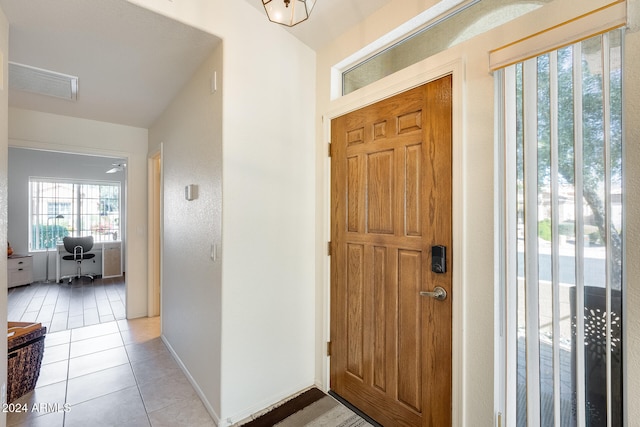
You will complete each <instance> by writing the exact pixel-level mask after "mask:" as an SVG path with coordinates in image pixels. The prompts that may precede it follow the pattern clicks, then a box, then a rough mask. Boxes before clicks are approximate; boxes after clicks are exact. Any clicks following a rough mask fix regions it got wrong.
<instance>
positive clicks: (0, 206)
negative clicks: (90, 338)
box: [0, 9, 9, 426]
mask: <svg viewBox="0 0 640 427" xmlns="http://www.w3.org/2000/svg"><path fill="white" fill-rule="evenodd" d="M8 49H9V23H8V22H7V18H6V17H5V15H4V13H3V12H2V10H1V9H0V67H1V68H0V70H2V76H1V77H0V242H3V243H2V244H3V245H4V241H5V240H7V199H8V197H7V157H8V156H7V153H8V149H7V147H8V130H7V129H8V123H7V110H8V106H9V94H8V92H9V91H8V90H7V87H8V86H7V84H8V81H7V73H8V63H7V59H8V58H9V51H8ZM6 288H7V259H6V258H5V257H0V289H6ZM6 318H7V296H6V294H5V293H4V292H0V319H6ZM0 354H7V341H6V340H2V342H0ZM0 378H1V380H0V402H5V401H6V398H7V364H6V363H0ZM6 419H7V414H6V413H4V412H3V413H2V414H0V426H3V425H5V424H6Z"/></svg>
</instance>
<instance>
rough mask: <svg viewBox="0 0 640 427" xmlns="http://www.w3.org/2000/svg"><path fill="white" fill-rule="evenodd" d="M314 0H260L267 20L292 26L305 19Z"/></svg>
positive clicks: (314, 2) (309, 13) (313, 4)
mask: <svg viewBox="0 0 640 427" xmlns="http://www.w3.org/2000/svg"><path fill="white" fill-rule="evenodd" d="M315 4H316V0H262V5H263V6H264V10H265V11H266V12H267V16H268V17H269V21H271V22H275V23H277V24H282V25H286V26H287V27H293V26H294V25H297V24H299V23H301V22H302V21H306V20H307V19H308V18H309V15H311V9H313V6H315Z"/></svg>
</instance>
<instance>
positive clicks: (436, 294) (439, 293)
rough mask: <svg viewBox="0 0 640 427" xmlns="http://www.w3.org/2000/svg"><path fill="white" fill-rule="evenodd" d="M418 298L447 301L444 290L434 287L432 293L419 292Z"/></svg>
mask: <svg viewBox="0 0 640 427" xmlns="http://www.w3.org/2000/svg"><path fill="white" fill-rule="evenodd" d="M420 296H421V297H430V298H435V299H437V300H438V301H444V300H446V299H447V291H445V290H444V288H442V287H440V286H436V287H435V288H434V290H433V292H427V291H420Z"/></svg>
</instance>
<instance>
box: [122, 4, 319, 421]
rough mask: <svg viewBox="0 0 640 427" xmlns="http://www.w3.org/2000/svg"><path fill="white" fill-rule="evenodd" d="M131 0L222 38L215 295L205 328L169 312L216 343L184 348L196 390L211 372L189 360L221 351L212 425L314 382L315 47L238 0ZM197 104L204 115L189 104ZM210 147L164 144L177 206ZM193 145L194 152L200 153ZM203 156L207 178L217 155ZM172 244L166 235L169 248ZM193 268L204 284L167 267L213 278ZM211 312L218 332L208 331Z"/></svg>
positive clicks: (212, 211)
mask: <svg viewBox="0 0 640 427" xmlns="http://www.w3.org/2000/svg"><path fill="white" fill-rule="evenodd" d="M132 2H133V3H136V4H139V5H141V6H143V7H147V8H149V9H152V10H157V11H159V12H161V13H164V14H166V15H167V16H169V17H172V18H174V19H177V20H179V21H181V22H184V23H187V24H190V25H193V26H195V27H197V28H200V29H203V30H205V31H209V32H210V33H212V34H216V35H218V36H219V37H220V38H222V39H223V44H224V49H223V50H224V52H223V58H222V61H223V64H222V72H221V73H220V72H219V73H218V75H219V76H220V79H221V82H220V84H221V85H222V90H223V92H224V96H223V106H222V111H223V112H222V245H221V248H220V252H219V253H220V256H221V259H220V261H219V262H220V267H221V275H222V276H221V277H222V282H221V283H222V289H221V290H220V291H218V292H220V293H221V294H220V298H221V299H220V300H215V298H216V297H217V296H218V293H216V292H214V291H210V290H209V289H208V288H207V290H206V295H209V296H210V297H211V298H213V299H212V300H211V301H206V298H202V299H203V300H204V301H198V302H197V305H198V306H199V307H202V306H206V307H208V309H209V311H208V312H207V317H206V318H205V319H203V320H204V322H205V324H206V325H209V326H213V327H214V330H213V331H210V330H206V331H200V330H196V329H194V328H198V325H197V324H192V323H191V322H190V320H192V318H193V317H192V315H191V314H190V313H186V312H182V313H181V314H179V315H176V316H173V317H172V319H173V321H172V322H171V323H172V325H171V328H175V331H178V330H182V331H183V333H187V334H196V333H197V334H199V337H198V338H199V339H201V340H205V341H206V346H205V348H207V349H213V347H217V348H216V350H213V352H202V353H198V354H194V355H193V356H190V357H185V358H184V361H185V362H187V363H185V365H188V368H189V369H190V370H191V371H192V373H193V377H194V380H195V381H196V382H197V383H198V384H200V386H201V388H202V389H203V390H204V389H205V388H207V387H209V384H211V383H215V382H216V381H217V379H216V378H215V376H216V374H215V373H213V374H212V373H208V374H207V375H210V376H213V377H214V378H205V377H204V376H203V375H199V374H197V372H200V370H204V369H205V366H207V367H208V366H209V365H208V363H209V362H210V360H209V359H210V358H213V359H212V361H213V363H214V364H215V363H217V361H216V358H217V357H218V356H217V355H216V354H215V351H219V352H220V356H219V357H220V379H219V382H220V383H219V384H213V386H214V388H215V387H218V386H219V387H218V388H219V390H218V391H217V392H216V391H215V390H213V391H211V392H210V393H209V394H207V398H208V399H209V404H210V408H213V409H214V411H215V414H214V415H215V417H216V418H218V419H219V421H220V425H228V424H230V423H232V422H235V421H238V420H240V419H242V418H244V417H246V416H248V415H250V414H252V413H254V412H256V411H259V410H261V409H263V408H265V407H267V406H269V405H271V404H273V403H276V402H278V401H279V400H281V399H283V398H285V397H288V396H290V395H291V394H293V393H296V392H298V391H300V390H302V389H303V388H305V387H308V386H310V385H312V384H313V382H314V354H315V351H316V348H315V343H314V333H313V331H314V311H315V302H314V292H315V284H314V277H315V272H314V246H313V233H314V149H315V148H314V120H313V118H314V114H315V108H314V105H315V104H314V99H315V79H314V76H315V54H314V52H313V51H311V50H310V49H309V48H308V47H306V46H304V45H303V44H301V43H300V42H299V41H297V40H296V39H294V38H293V37H292V36H291V35H289V34H288V33H287V32H286V31H284V30H283V29H282V28H281V27H279V26H277V25H274V24H272V23H270V22H269V21H268V20H267V19H266V17H265V16H264V14H262V13H260V12H259V11H258V10H256V9H255V8H254V7H252V6H251V5H249V4H248V3H247V2H245V1H226V0H197V1H190V2H157V1H153V0H136V1H132ZM187 111H192V110H191V109H188V110H187ZM193 114H194V115H195V116H194V117H200V116H199V115H197V114H196V112H195V110H194V111H193ZM196 126H201V127H203V128H204V127H205V124H204V123H202V122H200V123H199V125H196ZM154 135H156V134H155V129H154V131H153V132H152V137H153V139H154V141H153V144H157V143H158V140H157V138H156V137H155V136H154ZM165 143H166V141H165ZM209 148H210V147H202V149H203V153H204V156H203V157H202V159H197V162H196V163H193V162H192V161H191V160H190V159H191V157H189V155H188V154H184V155H182V156H181V155H179V154H178V153H177V152H175V151H172V152H170V153H167V156H169V154H171V156H172V160H170V159H169V157H167V162H171V161H174V160H175V162H176V163H175V164H174V166H172V167H175V168H176V169H175V170H174V171H173V172H170V171H165V172H166V173H167V174H169V173H171V174H172V176H174V177H175V178H176V182H175V183H169V184H168V185H167V187H166V188H165V190H166V192H167V193H165V204H168V205H173V204H176V206H175V209H176V212H178V211H181V210H182V209H183V207H178V204H179V203H183V202H184V197H183V195H182V193H180V194H178V193H177V191H178V190H179V189H182V188H183V187H184V185H186V184H188V183H189V182H187V181H186V179H187V177H188V176H189V174H190V173H191V172H193V171H196V170H197V171H199V170H200V168H201V167H202V166H201V163H200V162H205V163H206V162H207V159H208V157H207V156H208V155H209V154H208V153H209V151H208V150H209ZM168 150H173V148H172V149H168ZM198 150H199V148H198V149H196V151H195V152H194V153H192V155H194V156H197V155H198V153H199V151H198ZM209 167H210V171H209V173H210V178H209V179H211V176H215V173H216V172H215V163H213V164H211V165H210V166H209ZM197 178H198V179H197V181H200V182H205V179H206V178H205V177H200V176H199V175H197ZM200 182H194V183H195V184H199V183H200ZM174 185H175V187H174ZM174 189H175V190H174ZM174 191H175V193H174ZM169 192H171V193H169ZM207 201H208V203H209V204H208V205H206V206H203V205H204V203H199V204H197V205H196V204H193V205H192V206H196V208H194V210H195V211H194V215H195V216H194V218H195V220H199V219H200V218H207V221H210V220H211V218H210V216H214V217H215V215H216V212H217V209H219V208H220V206H218V205H216V204H215V201H214V200H209V199H207ZM192 203H193V202H192ZM180 206H182V205H180ZM172 208H173V207H172ZM184 208H185V209H186V207H184ZM170 226H172V227H173V225H170ZM165 227H167V224H166V222H165ZM212 238H215V236H211V235H206V236H201V237H199V238H198V239H197V240H196V241H197V242H198V243H197V245H198V247H201V246H200V242H202V247H204V246H205V243H209V244H210V243H213V242H212V241H211V239H212ZM173 244H174V243H173V242H170V241H168V238H167V236H165V250H166V249H167V248H168V247H169V246H171V245H173ZM204 255H208V251H207V253H206V254H204ZM198 256H200V255H198ZM163 259H164V263H165V268H169V269H173V268H176V267H175V266H169V264H170V263H172V262H173V261H172V260H170V259H169V258H168V257H167V256H166V255H165V256H164V257H163ZM181 259H182V258H181ZM204 262H205V263H210V261H207V260H205V261H204ZM189 265H191V264H189ZM186 274H188V273H186ZM189 277H192V276H191V275H189ZM194 279H197V280H198V281H199V282H202V284H198V285H194V284H192V283H189V282H188V281H187V282H185V281H184V280H181V279H179V278H178V277H176V276H173V277H172V278H171V280H176V281H178V280H180V283H181V284H182V286H185V287H186V286H203V287H207V286H215V285H216V282H215V279H212V278H211V276H209V272H207V271H204V272H200V273H199V274H198V277H197V278H195V277H194ZM167 280H169V279H168V278H167V277H164V278H163V285H164V286H165V287H166V286H172V285H168V284H167ZM211 292H213V293H211ZM166 297H167V295H165V294H163V304H164V308H165V310H167V309H170V308H169V304H171V302H166V301H165V299H166ZM195 297H197V296H195V294H192V295H191V296H189V298H191V299H193V298H195ZM186 302H187V301H186V300H184V301H183V302H181V304H182V303H186ZM191 302H194V303H196V302H195V301H191ZM218 307H220V310H221V313H220V314H219V313H218V312H217V311H216V310H217V308H218ZM218 316H220V318H219V320H217V318H218ZM218 321H219V322H221V326H220V327H221V335H220V338H219V342H216V339H217V337H216V334H217V332H216V331H215V328H216V327H217V326H215V324H216V322H218ZM174 322H175V323H174ZM165 325H166V322H165ZM167 326H168V325H167ZM169 334H171V335H172V336H171V337H170V336H169ZM169 334H167V335H166V338H167V340H168V342H169V344H170V345H171V346H172V347H173V348H174V350H175V351H176V353H178V354H181V355H182V354H187V353H188V352H194V353H195V352H197V350H198V347H193V346H191V344H192V342H193V340H195V336H190V337H188V338H184V339H182V340H181V339H177V338H176V337H175V334H173V333H172V332H169ZM211 340H213V342H212V341H211ZM188 346H190V347H188ZM214 369H215V368H214ZM216 393H218V394H219V403H218V402H216V399H218V397H217V396H216Z"/></svg>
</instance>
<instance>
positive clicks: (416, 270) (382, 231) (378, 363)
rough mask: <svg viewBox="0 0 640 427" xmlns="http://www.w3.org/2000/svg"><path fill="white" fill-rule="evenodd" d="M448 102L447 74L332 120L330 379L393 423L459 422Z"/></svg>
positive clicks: (370, 412)
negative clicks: (435, 257) (442, 252)
mask: <svg viewBox="0 0 640 427" xmlns="http://www.w3.org/2000/svg"><path fill="white" fill-rule="evenodd" d="M451 111H452V108H451V76H447V77H444V78H442V79H439V80H437V81H435V82H431V83H427V84H426V85H424V86H421V87H418V88H415V89H412V90H410V91H407V92H405V93H403V94H400V95H397V96H394V97H392V98H389V99H387V100H384V101H381V102H379V103H377V104H374V105H372V106H369V107H365V108H363V109H361V110H358V111H355V112H352V113H349V114H347V115H345V116H342V117H339V118H336V119H334V120H333V121H332V125H331V128H332V146H333V147H334V150H333V156H332V181H331V192H332V202H331V203H332V205H331V206H332V245H333V251H332V254H333V255H332V261H331V341H332V355H331V388H332V389H333V391H335V392H336V393H338V394H339V395H341V396H342V397H344V398H345V399H347V400H348V401H350V402H351V403H353V404H354V405H355V406H357V407H358V408H360V409H361V410H363V411H364V412H365V413H367V414H368V415H370V416H371V417H373V418H374V419H376V420H377V421H378V422H380V423H381V424H383V425H386V426H438V427H440V426H445V425H450V424H451V298H452V289H451V283H452V275H453V272H452V271H451V270H452V268H451V267H452V262H451V254H452V252H453V251H452V247H451V245H452V237H451ZM433 245H444V246H446V247H447V255H448V257H449V259H448V260H447V272H446V273H444V274H436V273H433V272H432V271H431V260H430V258H431V247H432V246H433ZM436 286H441V287H442V288H444V289H445V290H446V291H447V293H448V298H447V299H446V300H444V301H438V300H435V299H433V298H429V297H425V296H420V292H421V291H433V289H434V288H435V287H436Z"/></svg>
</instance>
